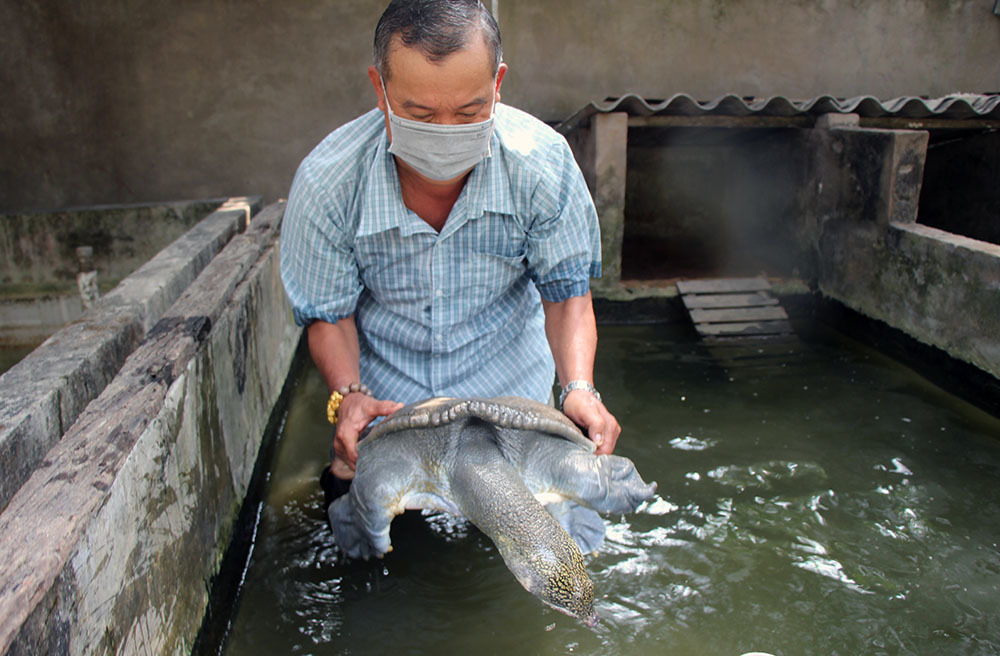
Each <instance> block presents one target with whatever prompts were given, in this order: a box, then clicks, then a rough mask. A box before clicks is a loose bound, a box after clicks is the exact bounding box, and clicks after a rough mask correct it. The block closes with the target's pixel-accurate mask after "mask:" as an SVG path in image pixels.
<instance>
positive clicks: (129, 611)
mask: <svg viewBox="0 0 1000 656" xmlns="http://www.w3.org/2000/svg"><path fill="white" fill-rule="evenodd" d="M283 210H284V208H283V205H280V204H279V205H276V206H272V207H269V208H267V209H265V210H264V211H262V212H261V213H260V214H259V215H258V216H257V217H256V218H255V219H254V220H253V221H252V222H251V225H250V228H249V229H248V230H247V232H246V233H245V234H244V235H239V236H237V237H234V238H233V240H232V241H231V242H230V244H229V245H227V246H226V248H225V249H224V250H223V251H222V252H221V253H220V254H219V255H218V256H217V257H216V258H215V259H214V260H213V261H212V263H211V264H210V265H209V266H208V267H206V269H205V270H204V271H203V272H202V274H201V275H200V276H199V277H198V279H197V280H196V281H195V282H194V283H193V284H192V285H191V286H190V287H189V288H188V289H187V290H186V291H185V292H184V294H183V295H182V296H181V298H180V299H178V301H177V302H176V303H175V304H174V305H173V306H172V307H171V309H170V310H169V311H168V312H167V313H166V315H165V316H164V318H163V319H161V320H160V322H158V323H157V325H156V326H154V328H153V329H152V330H151V331H150V334H149V335H148V337H147V339H146V340H145V341H144V342H143V344H142V345H141V346H140V347H139V348H138V349H137V350H136V351H135V352H134V353H133V354H132V355H131V356H130V357H129V358H128V360H127V361H126V363H125V365H124V367H123V368H122V371H121V372H120V373H119V374H118V376H116V377H115V379H114V380H113V381H112V382H111V384H110V385H108V387H107V388H106V389H105V390H104V392H103V393H102V394H101V395H100V396H99V397H98V398H97V399H95V401H94V402H93V403H91V404H90V405H89V406H88V407H87V409H86V410H85V412H84V413H83V414H82V415H81V416H80V418H79V419H78V421H77V422H76V423H75V424H74V425H73V426H72V427H71V429H70V430H69V432H68V433H67V435H66V436H65V437H64V438H63V440H62V441H61V442H60V443H59V444H57V445H56V446H55V447H54V448H53V449H52V450H51V451H50V452H49V454H48V455H47V457H46V459H45V461H44V462H43V463H42V465H41V466H40V467H39V468H38V470H37V471H36V472H35V473H34V474H33V475H32V477H31V479H30V480H29V481H28V482H27V483H26V484H25V485H24V486H23V487H22V488H21V490H20V491H19V492H18V493H17V495H15V497H14V498H13V499H12V500H11V502H10V504H9V505H8V507H7V509H6V510H5V512H4V513H3V515H2V516H0V535H3V536H4V540H3V541H0V562H4V563H5V565H4V569H3V571H2V573H0V652H5V653H11V654H40V653H69V654H92V653H119V654H131V653H144V654H145V653H172V654H181V653H188V652H189V651H190V648H191V644H192V642H193V640H194V637H195V635H196V633H197V630H198V628H199V626H200V623H201V620H202V617H203V615H204V611H205V607H206V604H207V600H208V587H209V586H208V581H209V579H210V578H211V576H212V575H213V574H214V572H215V571H216V570H217V568H218V565H219V562H220V560H221V557H222V554H223V551H224V549H225V547H226V546H227V544H228V541H229V537H230V535H231V531H232V528H233V523H234V521H235V518H236V516H237V513H238V509H239V505H240V503H241V501H242V499H243V497H244V495H245V493H246V489H247V485H248V483H249V479H250V475H251V472H252V470H253V466H254V462H255V460H256V457H257V452H258V449H259V447H260V444H261V440H262V437H263V432H264V428H265V424H266V422H267V420H268V417H269V415H270V413H271V410H272V408H273V406H274V404H275V402H276V400H277V398H278V395H279V393H280V390H281V388H282V385H283V383H284V381H285V378H286V375H287V372H288V368H289V366H290V363H291V361H292V357H293V355H294V353H295V350H296V346H297V344H298V341H299V337H300V335H301V331H300V330H299V329H298V328H296V327H295V325H294V324H293V322H292V321H291V312H290V309H289V307H288V305H287V300H286V298H285V295H284V290H283V288H282V285H281V281H280V276H279V266H278V228H279V225H280V220H281V215H282V212H283Z"/></svg>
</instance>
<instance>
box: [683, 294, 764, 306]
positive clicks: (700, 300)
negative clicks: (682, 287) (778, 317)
mask: <svg viewBox="0 0 1000 656" xmlns="http://www.w3.org/2000/svg"><path fill="white" fill-rule="evenodd" d="M681 300H683V301H684V307H686V308H687V309H688V310H694V309H701V308H705V309H708V308H735V307H760V306H761V305H777V304H778V299H776V298H774V297H773V296H771V295H770V294H768V293H767V292H754V293H751V294H685V295H684V296H682V297H681Z"/></svg>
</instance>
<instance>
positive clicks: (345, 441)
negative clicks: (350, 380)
mask: <svg viewBox="0 0 1000 656" xmlns="http://www.w3.org/2000/svg"><path fill="white" fill-rule="evenodd" d="M402 407H403V404H402V403H397V402H396V401H380V400H378V399H376V398H373V397H371V396H368V395H367V394H362V393H361V392H352V393H350V394H348V395H347V396H345V397H344V399H343V400H342V401H341V402H340V408H339V409H338V410H337V434H336V436H334V438H333V451H334V453H335V454H336V458H334V461H333V464H332V465H331V467H330V469H331V471H332V472H333V474H334V476H336V477H337V478H341V479H347V478H354V468H355V466H356V465H357V463H358V436H359V435H361V431H363V430H364V429H365V427H366V426H368V424H370V423H371V422H372V420H373V419H375V418H377V417H385V416H387V415H391V414H392V413H394V412H396V411H397V410H399V409H400V408H402Z"/></svg>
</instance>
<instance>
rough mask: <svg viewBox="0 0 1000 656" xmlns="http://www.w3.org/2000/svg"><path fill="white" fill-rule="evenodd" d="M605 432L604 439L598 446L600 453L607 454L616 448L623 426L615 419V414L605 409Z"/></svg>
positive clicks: (598, 452)
mask: <svg viewBox="0 0 1000 656" xmlns="http://www.w3.org/2000/svg"><path fill="white" fill-rule="evenodd" d="M604 414H605V426H606V428H605V432H604V440H603V442H602V444H601V445H600V447H599V448H598V451H597V454H598V455H607V454H610V453H612V452H613V451H614V450H615V446H616V445H617V444H618V437H619V436H620V435H621V432H622V427H621V425H620V424H619V423H618V420H617V419H615V417H614V415H612V414H611V413H610V412H607V410H605V413H604Z"/></svg>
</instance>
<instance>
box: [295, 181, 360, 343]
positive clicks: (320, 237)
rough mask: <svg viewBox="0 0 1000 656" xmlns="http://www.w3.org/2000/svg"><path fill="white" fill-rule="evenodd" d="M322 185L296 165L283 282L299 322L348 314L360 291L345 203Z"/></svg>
mask: <svg viewBox="0 0 1000 656" xmlns="http://www.w3.org/2000/svg"><path fill="white" fill-rule="evenodd" d="M322 183H323V181H322V180H315V179H313V177H312V175H311V171H310V169H309V168H307V167H306V166H302V167H300V168H299V170H298V172H297V173H296V174H295V180H294V182H293V183H292V189H291V191H290V192H289V197H288V205H287V207H286V209H285V218H284V219H283V221H282V226H281V280H282V283H283V284H284V286H285V293H286V294H287V295H288V299H289V302H290V303H291V306H292V315H293V317H294V319H295V323H296V324H298V325H300V326H306V325H308V324H310V323H311V322H312V321H314V320H317V319H319V320H322V321H328V322H330V323H336V322H337V321H339V320H340V319H343V318H344V317H347V316H350V315H351V314H353V313H354V310H355V308H356V306H357V302H358V297H359V296H360V294H361V290H362V285H361V280H360V276H359V274H358V265H357V260H356V258H355V256H354V251H353V230H352V229H351V228H350V227H349V226H348V225H346V224H347V222H346V221H345V219H344V211H343V209H342V208H344V207H345V205H344V203H342V202H335V199H334V198H332V197H331V196H330V195H329V193H327V192H326V191H325V188H327V187H325V185H324V184H322Z"/></svg>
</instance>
